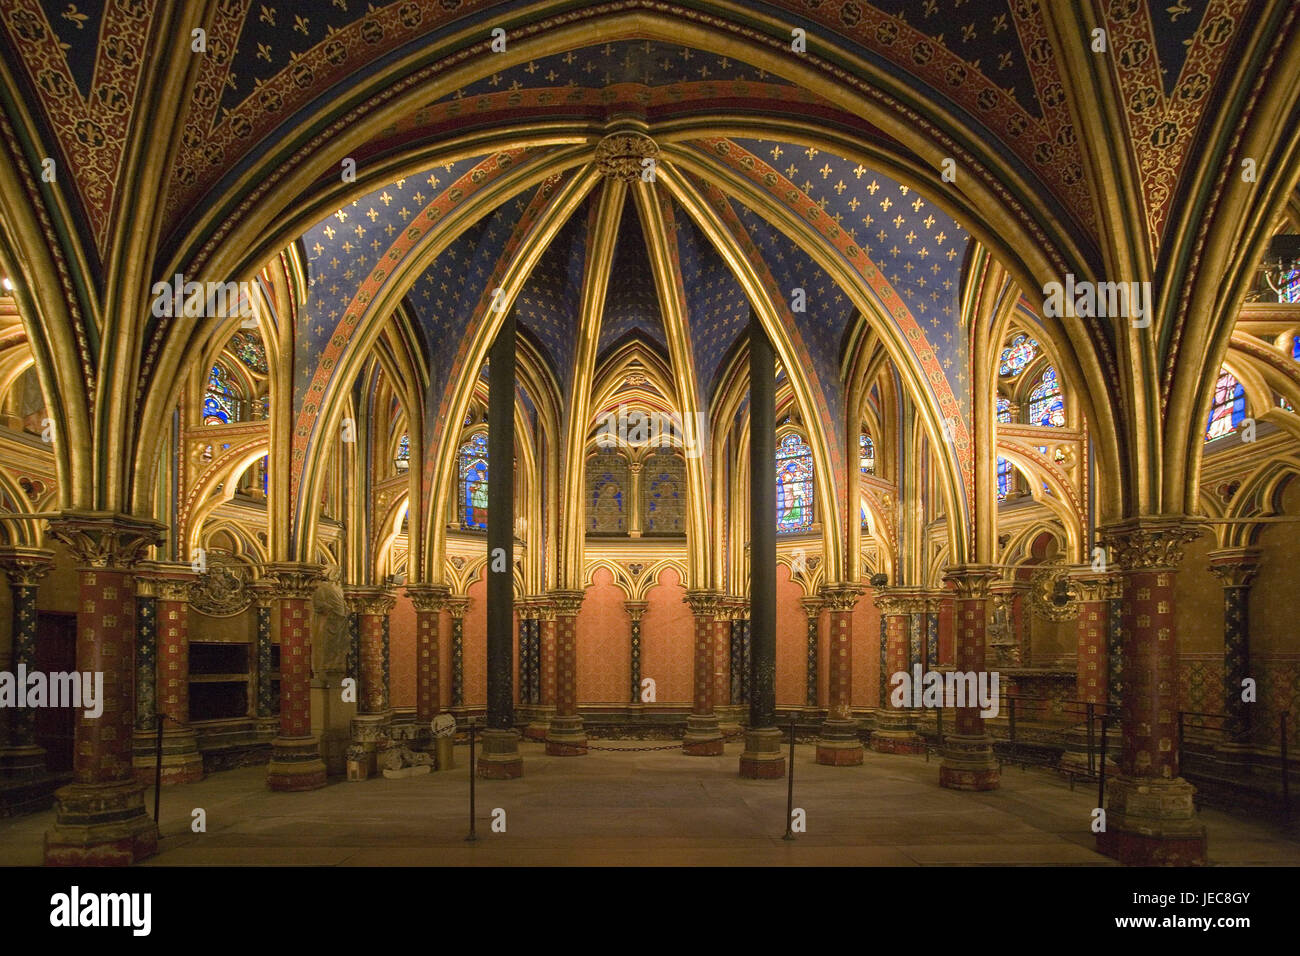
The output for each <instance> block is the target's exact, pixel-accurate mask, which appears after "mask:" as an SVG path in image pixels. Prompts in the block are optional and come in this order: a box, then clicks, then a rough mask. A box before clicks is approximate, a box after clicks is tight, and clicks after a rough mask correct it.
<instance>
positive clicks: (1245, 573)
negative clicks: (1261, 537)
mask: <svg viewBox="0 0 1300 956" xmlns="http://www.w3.org/2000/svg"><path fill="white" fill-rule="evenodd" d="M1208 557H1209V559H1210V573H1211V574H1213V575H1214V576H1215V577H1216V578H1218V579H1219V581H1220V582H1221V583H1222V584H1223V586H1224V587H1225V588H1246V587H1250V582H1251V581H1253V580H1254V579H1255V573H1256V572H1257V571H1259V549H1258V548H1230V549H1227V550H1224V551H1211V552H1210V553H1209V555H1208Z"/></svg>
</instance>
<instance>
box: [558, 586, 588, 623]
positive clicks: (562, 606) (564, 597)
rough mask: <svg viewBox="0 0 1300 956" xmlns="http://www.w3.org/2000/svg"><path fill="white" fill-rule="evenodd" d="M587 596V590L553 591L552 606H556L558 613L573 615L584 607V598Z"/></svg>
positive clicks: (566, 615)
mask: <svg viewBox="0 0 1300 956" xmlns="http://www.w3.org/2000/svg"><path fill="white" fill-rule="evenodd" d="M585 596H586V592H585V591H567V590H559V591H552V592H550V598H551V606H552V607H554V608H555V613H556V614H559V615H563V616H565V617H572V616H573V615H575V614H577V613H578V611H579V610H580V609H581V608H582V599H583V598H584V597H585Z"/></svg>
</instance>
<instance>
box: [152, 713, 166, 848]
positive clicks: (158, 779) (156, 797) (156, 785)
mask: <svg viewBox="0 0 1300 956" xmlns="http://www.w3.org/2000/svg"><path fill="white" fill-rule="evenodd" d="M165 719H166V717H165V716H164V715H163V714H155V715H154V723H155V724H157V726H158V734H157V736H156V737H155V738H154V739H155V743H154V764H153V822H154V825H155V826H157V825H158V803H159V801H160V800H161V799H162V738H163V721H164V720H165Z"/></svg>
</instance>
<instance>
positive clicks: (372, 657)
mask: <svg viewBox="0 0 1300 956" xmlns="http://www.w3.org/2000/svg"><path fill="white" fill-rule="evenodd" d="M348 603H349V604H350V605H351V606H352V608H353V610H354V611H355V612H356V615H357V621H358V624H359V625H360V628H361V647H360V654H359V656H358V660H357V663H358V674H357V675H356V676H357V678H358V680H357V683H358V684H359V685H360V686H359V689H360V693H359V694H358V695H357V711H358V716H360V715H362V714H365V715H369V716H372V717H373V716H378V715H389V714H391V713H392V707H391V706H390V701H389V688H388V666H387V665H388V662H387V660H386V658H385V654H384V622H385V621H387V620H388V614H389V612H390V611H392V609H393V607H394V606H395V605H396V603H397V601H396V598H394V596H393V595H392V594H389V593H388V592H387V591H385V590H384V589H383V588H367V587H354V588H349V589H348ZM430 719H432V718H430Z"/></svg>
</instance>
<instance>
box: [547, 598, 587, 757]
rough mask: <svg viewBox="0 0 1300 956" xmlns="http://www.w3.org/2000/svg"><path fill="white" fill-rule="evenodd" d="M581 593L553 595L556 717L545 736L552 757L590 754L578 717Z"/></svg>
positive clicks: (548, 751) (585, 735) (552, 719)
mask: <svg viewBox="0 0 1300 956" xmlns="http://www.w3.org/2000/svg"><path fill="white" fill-rule="evenodd" d="M584 596H585V595H584V593H583V592H582V591H552V592H551V603H552V604H553V605H554V606H555V716H554V717H552V718H551V721H550V729H549V732H548V733H547V736H546V752H547V753H548V754H550V755H551V756H553V757H577V756H581V755H583V754H585V753H586V752H587V732H586V730H585V729H584V728H583V724H582V718H581V717H579V716H578V628H577V622H578V611H579V610H580V609H581V608H582V600H583V597H584Z"/></svg>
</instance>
